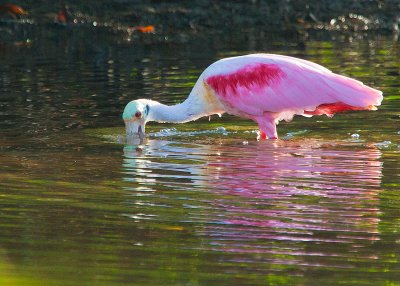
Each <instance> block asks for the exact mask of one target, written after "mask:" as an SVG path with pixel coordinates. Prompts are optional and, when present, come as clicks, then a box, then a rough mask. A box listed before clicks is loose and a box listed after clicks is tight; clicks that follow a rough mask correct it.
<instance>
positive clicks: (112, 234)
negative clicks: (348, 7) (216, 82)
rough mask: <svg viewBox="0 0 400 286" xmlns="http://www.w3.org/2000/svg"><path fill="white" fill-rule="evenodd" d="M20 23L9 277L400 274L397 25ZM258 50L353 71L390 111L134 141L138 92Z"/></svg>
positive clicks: (9, 129) (241, 124)
mask: <svg viewBox="0 0 400 286" xmlns="http://www.w3.org/2000/svg"><path fill="white" fill-rule="evenodd" d="M7 27H8V26H7ZM8 28H9V29H11V31H13V33H14V34H13V35H14V37H15V38H16V39H15V41H14V38H13V37H7V38H6V39H5V40H4V41H3V42H2V48H1V49H0V55H1V57H0V160H1V165H0V197H1V200H0V218H1V220H0V284H1V285H320V283H324V284H326V285H338V284H346V285H397V283H398V281H400V272H399V251H398V249H399V243H400V236H399V233H398V229H399V227H400V225H399V221H400V220H399V219H400V216H399V214H400V211H399V210H400V207H399V205H400V195H399V189H400V176H399V171H398V170H399V168H400V155H399V152H400V148H399V146H400V140H399V138H400V134H399V132H400V125H399V122H400V117H399V115H400V108H399V104H400V101H399V99H400V97H399V83H398V79H399V74H400V70H399V67H400V64H399V60H398V59H399V54H400V49H399V45H398V42H397V41H396V40H393V39H392V38H391V37H390V36H376V35H369V36H367V35H364V36H359V35H358V36H354V35H353V36H340V35H325V34H321V35H311V36H310V37H309V38H308V39H302V38H298V37H296V36H293V35H289V36H288V37H284V36H277V35H267V36H266V35H264V34H263V33H258V32H254V31H252V32H249V34H242V33H241V34H236V33H232V34H228V35H222V34H220V35H209V36H207V37H202V36H197V35H180V36H175V38H174V39H173V40H167V39H165V38H162V37H160V35H154V36H151V35H149V37H147V35H146V36H144V37H138V38H136V39H134V41H127V40H126V38H125V35H123V34H111V33H109V32H107V31H97V30H91V29H88V28H85V27H81V28H76V29H69V28H66V29H64V28H59V27H20V26H16V27H8ZM13 29H14V30H13ZM107 33H108V34H107ZM152 37H153V38H152ZM19 38H22V39H26V38H30V39H31V44H29V45H23V46H21V45H20V44H17V43H16V41H20V39H19ZM256 51H257V52H259V51H268V52H274V53H282V54H288V55H293V56H299V57H302V58H306V59H309V60H313V61H316V62H318V63H321V64H324V65H325V66H327V67H328V68H330V69H332V70H334V71H336V72H339V73H341V74H345V75H349V76H352V77H356V78H357V79H359V80H362V81H364V82H365V83H368V84H371V85H373V86H374V87H376V88H379V89H382V90H383V91H384V94H385V100H384V102H383V106H382V107H381V109H380V110H379V111H377V112H353V113H348V114H342V115H338V116H335V117H334V118H333V119H328V118H326V117H315V118H312V119H306V118H295V119H294V121H293V122H291V123H281V124H280V125H279V126H278V132H279V135H280V137H281V139H280V140H277V141H274V140H269V141H257V140H256V129H257V128H256V126H255V125H254V123H252V122H248V121H245V120H241V119H238V118H234V117H231V116H226V115H224V116H223V117H222V118H219V117H217V116H215V117H214V116H213V117H211V121H208V118H205V119H202V120H200V121H198V122H193V123H188V124H184V125H169V124H165V125H161V124H150V125H149V126H148V130H149V132H150V134H149V136H148V138H147V139H146V140H145V141H144V142H142V144H141V145H140V146H138V145H137V144H138V143H139V142H126V140H125V138H124V130H123V128H122V125H123V124H122V121H121V118H120V116H121V113H122V110H123V107H124V105H125V104H126V103H127V102H128V101H129V100H131V99H134V98H141V97H146V98H151V99H155V100H161V101H163V102H165V103H170V104H171V103H175V102H179V101H181V100H183V99H184V98H185V97H186V95H187V94H188V93H189V91H190V89H191V86H192V85H193V83H194V82H195V81H196V79H197V76H198V75H199V73H200V72H201V71H202V70H203V69H204V68H205V67H206V66H207V65H209V64H210V63H211V62H213V61H214V60H216V59H218V58H221V57H225V56H229V55H236V54H242V53H249V52H256Z"/></svg>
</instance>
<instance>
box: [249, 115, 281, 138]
mask: <svg viewBox="0 0 400 286" xmlns="http://www.w3.org/2000/svg"><path fill="white" fill-rule="evenodd" d="M254 120H255V121H256V122H257V123H258V127H259V128H260V139H267V138H268V139H278V133H277V132H276V124H275V118H274V117H273V116H272V115H271V114H269V113H265V114H264V116H260V117H255V118H254Z"/></svg>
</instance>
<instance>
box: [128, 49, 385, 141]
mask: <svg viewBox="0 0 400 286" xmlns="http://www.w3.org/2000/svg"><path fill="white" fill-rule="evenodd" d="M382 99H383V97H382V92H381V91H379V90H376V89H373V88H371V87H368V86H366V85H364V84H363V83H362V82H360V81H357V80H354V79H351V78H348V77H345V76H341V75H338V74H335V73H333V72H331V71H330V70H328V69H326V68H324V67H322V66H320V65H318V64H315V63H312V62H309V61H306V60H302V59H298V58H294V57H289V56H282V55H274V54H251V55H245V56H238V57H231V58H225V59H222V60H219V61H217V62H215V63H213V64H211V65H210V66H209V67H208V68H206V69H205V70H204V71H203V73H202V74H201V75H200V77H199V79H198V80H197V82H196V84H195V85H194V87H193V89H192V91H191V92H190V94H189V96H188V98H187V99H186V100H185V101H184V102H182V103H180V104H177V105H173V106H167V105H164V104H161V103H159V102H156V101H152V100H148V99H138V100H133V101H131V102H129V103H128V104H127V105H126V107H125V110H124V112H123V115H122V117H123V120H124V121H125V126H126V133H127V135H134V134H136V135H139V136H140V137H142V136H143V135H144V133H145V125H146V123H147V122H148V121H157V122H172V123H183V122H188V121H192V120H196V119H198V118H200V117H203V116H210V115H212V114H222V113H225V112H226V113H229V114H233V115H237V116H240V117H244V118H249V119H252V120H254V121H255V122H257V124H258V126H259V129H260V137H261V138H264V139H265V138H270V139H276V138H278V134H277V132H276V124H278V122H279V121H280V120H286V121H290V120H291V119H292V118H293V116H294V115H303V116H308V117H311V116H313V115H322V114H326V115H327V116H329V117H332V116H333V115H334V114H335V113H337V112H343V111H348V110H376V107H375V106H378V105H380V104H381V101H382Z"/></svg>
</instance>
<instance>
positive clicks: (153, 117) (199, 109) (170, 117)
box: [148, 98, 209, 123]
mask: <svg viewBox="0 0 400 286" xmlns="http://www.w3.org/2000/svg"><path fill="white" fill-rule="evenodd" d="M206 115H209V112H208V111H207V109H206V108H205V107H204V106H202V104H201V103H198V102H197V103H195V102H192V101H191V100H189V98H188V99H187V100H185V101H184V102H182V103H179V104H176V105H171V106H168V105H164V104H162V103H159V102H156V101H152V103H151V104H150V111H149V118H148V121H156V122H171V123H184V122H188V121H192V120H196V119H198V118H200V117H202V116H206Z"/></svg>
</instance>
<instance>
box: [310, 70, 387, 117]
mask: <svg viewBox="0 0 400 286" xmlns="http://www.w3.org/2000/svg"><path fill="white" fill-rule="evenodd" d="M323 84H326V85H328V86H329V87H330V88H329V90H330V91H331V92H332V94H330V95H329V97H331V101H332V103H327V104H322V105H320V106H318V107H317V108H316V109H315V110H313V111H305V114H306V115H321V114H326V115H328V116H332V115H333V114H335V113H338V112H343V111H350V110H376V109H377V107H376V106H379V105H381V102H382V100H383V96H382V92H381V91H380V90H377V89H374V88H372V87H369V86H367V85H364V84H363V83H362V82H360V81H358V80H355V79H351V78H348V77H345V76H341V75H338V74H334V73H332V75H330V76H329V77H327V78H324V83H323Z"/></svg>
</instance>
